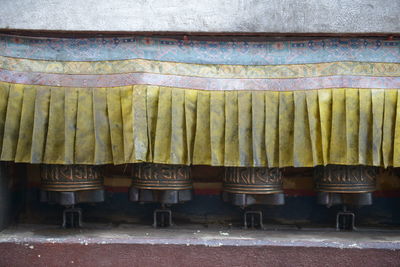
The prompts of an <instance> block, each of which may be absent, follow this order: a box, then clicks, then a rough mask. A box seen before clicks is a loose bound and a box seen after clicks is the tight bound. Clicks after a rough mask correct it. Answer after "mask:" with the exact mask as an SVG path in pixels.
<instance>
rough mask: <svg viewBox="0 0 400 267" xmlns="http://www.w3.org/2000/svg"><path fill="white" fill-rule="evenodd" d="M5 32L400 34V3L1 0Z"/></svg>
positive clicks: (396, 0)
mask: <svg viewBox="0 0 400 267" xmlns="http://www.w3.org/2000/svg"><path fill="white" fill-rule="evenodd" d="M0 29H17V30H56V31H59V30H65V31H130V32H151V31H155V32H197V33H201V32H215V33H218V32H224V33H246V32H247V33H249V32H250V33H335V34H340V33H400V0H336V1H332V0H302V1H299V0H269V1H265V0H264V1H263V0H219V1H216V0H197V1H187V0H169V1H164V0H137V1H124V0H113V1H109V0H86V1H82V0H69V1H63V0H51V1H49V0H0Z"/></svg>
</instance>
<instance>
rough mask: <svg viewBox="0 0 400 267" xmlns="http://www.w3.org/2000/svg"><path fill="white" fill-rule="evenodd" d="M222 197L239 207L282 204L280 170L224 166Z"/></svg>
mask: <svg viewBox="0 0 400 267" xmlns="http://www.w3.org/2000/svg"><path fill="white" fill-rule="evenodd" d="M223 199H224V201H226V202H231V203H232V204H234V205H237V206H241V207H246V206H249V205H253V204H266V205H283V204H284V195H283V188H282V172H281V170H280V169H278V168H258V167H226V168H225V177H224V180H223Z"/></svg>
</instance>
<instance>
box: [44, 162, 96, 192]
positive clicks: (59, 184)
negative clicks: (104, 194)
mask: <svg viewBox="0 0 400 267" xmlns="http://www.w3.org/2000/svg"><path fill="white" fill-rule="evenodd" d="M41 178H42V182H41V188H42V190H45V191H58V192H64V191H68V192H74V191H83V190H102V189H103V177H102V176H101V173H100V169H99V167H98V166H91V165H42V168H41Z"/></svg>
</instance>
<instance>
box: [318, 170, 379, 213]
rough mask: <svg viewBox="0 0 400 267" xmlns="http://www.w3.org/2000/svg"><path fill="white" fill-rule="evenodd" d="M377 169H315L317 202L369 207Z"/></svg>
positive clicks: (330, 204)
mask: <svg viewBox="0 0 400 267" xmlns="http://www.w3.org/2000/svg"><path fill="white" fill-rule="evenodd" d="M377 174H378V168H377V167H373V166H360V165H356V166H347V165H327V166H317V167H315V172H314V177H315V188H316V190H317V191H318V202H319V203H320V204H324V205H328V206H332V205H337V204H345V205H354V206H362V205H371V204H372V192H373V191H375V190H376V176H377Z"/></svg>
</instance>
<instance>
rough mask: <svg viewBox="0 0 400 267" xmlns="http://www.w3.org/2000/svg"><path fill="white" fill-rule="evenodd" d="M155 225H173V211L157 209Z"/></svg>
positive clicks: (155, 226) (154, 215)
mask: <svg viewBox="0 0 400 267" xmlns="http://www.w3.org/2000/svg"><path fill="white" fill-rule="evenodd" d="M153 218H154V221H153V227H154V228H157V227H169V226H172V211H171V210H169V209H156V210H154V212H153Z"/></svg>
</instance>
